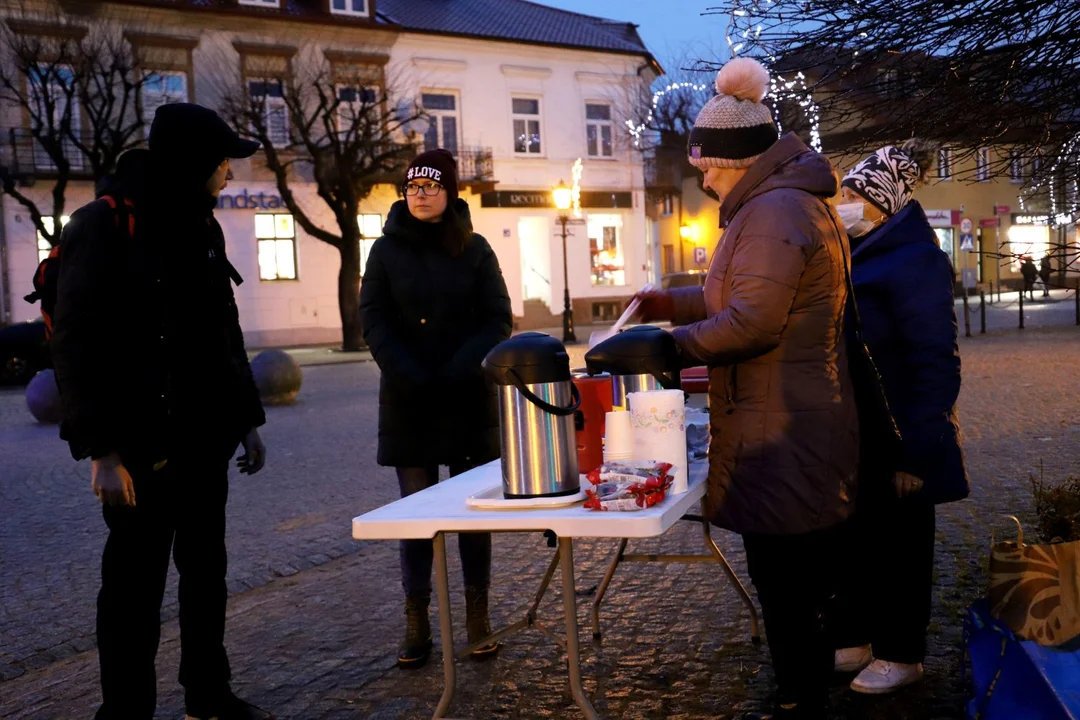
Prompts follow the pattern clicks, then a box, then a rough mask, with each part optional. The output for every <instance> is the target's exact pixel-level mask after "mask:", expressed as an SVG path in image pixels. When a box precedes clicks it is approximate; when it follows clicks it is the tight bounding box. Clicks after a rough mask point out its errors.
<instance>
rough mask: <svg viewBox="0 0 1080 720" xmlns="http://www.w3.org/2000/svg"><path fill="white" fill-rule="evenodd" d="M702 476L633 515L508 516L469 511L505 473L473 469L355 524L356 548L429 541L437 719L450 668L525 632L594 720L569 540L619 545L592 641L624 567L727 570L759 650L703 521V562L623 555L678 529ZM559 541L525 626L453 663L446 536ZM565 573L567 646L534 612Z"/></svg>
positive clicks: (558, 512)
mask: <svg viewBox="0 0 1080 720" xmlns="http://www.w3.org/2000/svg"><path fill="white" fill-rule="evenodd" d="M705 475H706V468H705V464H704V463H693V464H691V466H690V473H689V489H688V490H687V491H686V492H684V493H681V494H677V495H676V494H669V495H668V497H667V498H666V499H665V500H664V502H663V503H661V504H659V505H656V506H654V507H651V508H648V509H645V510H641V511H638V512H596V511H592V510H586V509H585V508H584V507H583V506H582V504H581V503H578V504H577V505H574V506H570V507H551V508H531V509H513V510H481V509H475V508H470V507H468V506H467V505H466V502H465V501H466V499H467V498H468V497H469V496H471V495H473V494H475V493H479V492H482V491H484V490H487V489H488V488H492V487H495V486H497V485H501V484H502V469H501V466H500V463H499V461H498V460H495V461H493V462H491V463H488V464H487V465H483V466H481V467H478V468H474V469H473V470H470V471H468V472H466V473H463V474H461V475H458V476H457V477H454V478H451V479H449V480H446V481H443V482H440V483H438V484H437V485H434V486H432V487H430V488H427V489H426V490H423V491H421V492H418V493H415V494H413V495H410V496H408V497H405V498H402V499H400V500H397V501H395V502H392V503H390V504H388V505H384V506H383V507H381V508H378V509H376V510H372V511H371V512H368V513H365V514H364V515H360V516H358V517H356V518H353V521H352V534H353V537H354V538H355V539H357V540H415V539H431V538H433V539H434V544H435V558H434V560H435V584H436V594H437V597H438V600H439V628H440V632H441V635H442V655H443V671H444V675H445V685H444V687H443V694H442V698H441V699H440V700H439V705H438V707H437V708H436V709H435V715H434V718H442V717H445V713H446V711H447V710H448V709H449V707H450V703H451V702H452V701H453V698H454V690H455V686H456V681H457V676H456V670H455V665H454V663H455V660H456V659H458V658H461V659H463V658H465V657H467V656H468V655H469V653H470V652H471V651H472V650H474V649H476V648H479V647H482V646H484V645H487V644H488V643H491V642H495V641H498V640H500V639H501V638H503V637H506V636H507V635H509V634H511V633H513V632H516V631H518V630H521V629H523V628H526V627H534V628H536V629H538V630H540V631H542V632H543V633H544V634H545V635H547V636H548V637H550V638H551V639H552V640H553V641H554V642H555V643H556V644H557V645H558V646H559V647H562V648H564V649H565V650H566V655H567V665H568V668H569V676H570V691H571V694H572V695H573V697H574V701H575V702H576V703H577V705H578V707H579V708H581V711H582V713H584V715H585V717H586V718H587V719H588V720H596V719H597V718H598V717H599V716H598V715H597V714H596V710H595V709H594V708H593V706H592V703H591V702H590V701H589V698H588V696H587V695H586V694H585V690H584V687H583V685H582V679H581V664H580V655H579V645H578V626H577V600H576V596H575V588H574V551H573V538H613V539H619V540H620V544H619V549H618V551H617V553H616V555H615V558H614V559H613V560H612V563H611V565H610V567H609V569H608V571H607V574H606V575H605V577H604V580H603V582H602V583H601V585H600V588H599V591H598V593H597V597H596V600H595V601H594V603H593V615H592V617H593V633H594V636H595V637H597V638H599V636H600V626H599V608H600V603H601V601H602V600H603V598H604V595H605V593H606V591H607V588H608V585H609V584H610V583H611V579H612V577H613V576H614V574H615V571H616V569H617V568H618V566H619V564H620V563H622V562H631V561H636V562H713V563H717V564H719V565H720V566H721V568H722V569H723V570H724V572H725V574H726V575H727V576H728V578H729V579H730V580H731V582H732V584H733V585H734V587H735V589H736V590H737V592H738V593H739V595H740V597H741V598H742V600H743V602H744V604H745V605H746V607H747V608H748V609H749V611H750V623H751V638H752V640H753V641H754V643H755V644H756V643H758V642H760V640H759V633H758V619H757V611H756V610H755V608H754V604H753V601H752V600H751V599H750V596H749V594H748V593H747V592H746V588H745V587H744V586H743V584H742V583H741V582H740V581H739V579H738V577H736V575H735V573H734V571H732V569H731V567H730V565H729V564H728V562H727V560H726V559H725V558H724V556H723V554H722V553H721V552H720V549H719V548H718V547H717V546H716V543H715V542H714V541H713V539H712V537H711V535H710V533H709V524H708V522H707V521H705V520H704V519H703V518H700V517H697V516H687V517H686V519H691V520H696V521H698V522H700V523H701V525H702V527H703V528H704V535H705V540H706V546H707V548H708V549H709V554H702V555H627V554H625V550H626V545H627V542H628V540H629V539H630V538H647V537H656V536H659V535H663V534H664V533H666V532H667V531H668V530H669V529H670V528H671V527H672V526H673V525H674V524H675V523H676V522H678V521H679V520H680V519H683V517H684V516H686V513H687V511H688V510H689V509H690V508H691V507H692V506H693V505H694V503H696V502H698V501H699V500H701V498H702V497H703V496H704V494H705ZM549 530H550V531H551V532H553V533H554V534H555V535H556V536H557V537H558V548H557V550H556V551H555V555H554V557H553V558H552V559H551V563H550V564H549V565H548V568H547V572H546V573H545V574H544V577H543V580H542V581H541V583H540V587H539V589H538V590H537V592H536V596H535V598H534V601H533V604H532V607H531V608H530V609H529V611H528V612H527V613H526V616H525V618H524V619H522V620H519V621H517V622H515V623H512V624H511V625H509V626H507V627H505V628H502V629H500V630H497V631H496V632H494V633H492V634H491V636H489V637H487V638H485V639H483V640H481V641H479V642H476V643H474V644H472V645H470V646H469V647H467V648H465V649H464V650H462V651H460V652H459V653H458V654H457V656H455V651H454V634H453V624H452V618H451V612H450V587H449V577H448V573H447V567H446V533H451V532H545V531H549ZM557 567H561V568H562V585H563V593H562V594H563V611H564V613H565V620H566V640H565V643H564V642H563V641H562V639H561V638H559V637H558V636H557V635H555V633H554V632H552V631H551V630H550V629H548V628H546V627H544V626H543V625H542V624H541V623H540V622H539V621H538V619H537V609H538V608H539V606H540V601H541V600H542V599H543V597H544V594H545V593H546V592H547V588H548V586H549V584H550V583H551V579H552V577H554V575H555V569H556V568H557Z"/></svg>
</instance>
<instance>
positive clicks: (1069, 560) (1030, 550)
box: [990, 516, 1080, 649]
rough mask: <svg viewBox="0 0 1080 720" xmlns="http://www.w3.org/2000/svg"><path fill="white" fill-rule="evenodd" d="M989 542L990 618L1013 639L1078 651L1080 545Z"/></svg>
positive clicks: (1019, 537) (1019, 538) (1019, 532)
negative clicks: (1010, 634) (994, 619)
mask: <svg viewBox="0 0 1080 720" xmlns="http://www.w3.org/2000/svg"><path fill="white" fill-rule="evenodd" d="M1010 518H1012V520H1013V521H1014V522H1015V523H1016V527H1017V539H1016V540H1003V541H1001V542H994V541H991V542H992V546H991V549H990V613H991V615H993V616H994V617H995V618H997V619H998V620H1000V621H1001V622H1002V624H1004V625H1005V626H1006V627H1008V628H1009V629H1010V630H1012V631H1013V633H1015V634H1016V636H1017V637H1019V638H1022V639H1024V640H1032V641H1034V642H1036V643H1038V644H1039V645H1045V646H1048V647H1058V648H1070V649H1071V648H1075V647H1077V646H1080V541H1077V542H1061V543H1047V544H1043V545H1025V544H1024V529H1023V527H1021V525H1020V521H1019V520H1017V519H1016V518H1015V517H1012V516H1010Z"/></svg>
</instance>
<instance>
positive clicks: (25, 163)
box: [0, 128, 89, 176]
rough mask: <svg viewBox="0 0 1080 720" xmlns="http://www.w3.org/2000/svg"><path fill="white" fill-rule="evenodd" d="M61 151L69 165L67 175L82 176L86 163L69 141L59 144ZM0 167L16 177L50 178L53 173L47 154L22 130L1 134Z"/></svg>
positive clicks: (11, 130)
mask: <svg viewBox="0 0 1080 720" xmlns="http://www.w3.org/2000/svg"><path fill="white" fill-rule="evenodd" d="M61 150H62V152H63V155H64V158H65V159H66V160H67V162H68V164H69V165H70V168H71V169H70V172H71V174H73V175H82V174H85V172H86V171H87V169H88V167H89V163H87V161H86V157H85V156H84V155H83V154H82V152H81V151H80V150H79V149H78V148H77V147H76V146H75V143H73V142H72V141H71V139H70V138H64V139H63V140H62V141H61ZM0 163H2V164H3V165H4V166H6V167H7V168H8V170H9V171H10V172H11V173H12V174H13V175H16V176H32V175H51V174H55V173H56V172H57V168H56V163H55V162H53V159H52V158H51V157H50V156H49V153H48V152H47V151H46V150H45V148H44V147H43V146H42V144H41V143H40V142H39V141H38V140H37V139H35V138H34V136H33V135H31V133H30V131H29V130H28V129H26V128H7V129H6V130H5V131H3V145H2V146H0Z"/></svg>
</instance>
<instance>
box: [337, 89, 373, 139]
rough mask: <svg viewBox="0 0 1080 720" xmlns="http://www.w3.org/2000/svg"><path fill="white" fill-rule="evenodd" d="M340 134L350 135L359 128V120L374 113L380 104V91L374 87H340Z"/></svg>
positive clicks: (338, 119) (338, 120)
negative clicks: (349, 133)
mask: <svg viewBox="0 0 1080 720" xmlns="http://www.w3.org/2000/svg"><path fill="white" fill-rule="evenodd" d="M337 95H338V109H337V122H338V132H339V133H348V132H350V131H352V130H353V129H354V128H356V127H357V126H358V123H357V120H359V119H360V118H362V117H363V116H364V115H367V114H368V113H370V112H372V110H373V108H374V107H375V105H376V104H378V102H379V90H378V89H377V88H374V87H369V86H364V87H357V86H355V85H338V87H337Z"/></svg>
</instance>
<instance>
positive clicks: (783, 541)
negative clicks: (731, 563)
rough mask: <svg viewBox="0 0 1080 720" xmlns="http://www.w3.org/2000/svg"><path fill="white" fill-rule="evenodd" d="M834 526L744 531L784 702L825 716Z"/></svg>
mask: <svg viewBox="0 0 1080 720" xmlns="http://www.w3.org/2000/svg"><path fill="white" fill-rule="evenodd" d="M835 535H836V531H835V530H823V531H818V532H813V533H806V534H802V535H752V534H751V535H744V536H743V546H744V547H745V548H746V565H747V570H748V571H749V573H750V579H751V580H752V581H753V583H754V588H755V589H756V590H757V595H758V601H759V602H760V603H761V613H762V616H763V619H764V620H765V634H766V636H767V638H768V642H769V653H770V654H771V655H772V661H773V672H774V673H775V675H776V684H777V700H778V702H779V703H798V704H799V706H800V709H801V710H802V711H803V716H804V717H807V718H812V717H818V715H819V714H820V716H821V717H824V712H825V708H826V706H827V704H828V697H829V680H830V676H831V674H832V670H833V646H832V643H831V642H830V639H829V636H828V633H827V632H826V628H825V618H824V613H825V609H826V607H827V604H828V599H829V596H830V595H831V594H832V572H833V564H834V563H835V559H834V557H833V553H834V551H835V548H834V544H835Z"/></svg>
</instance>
